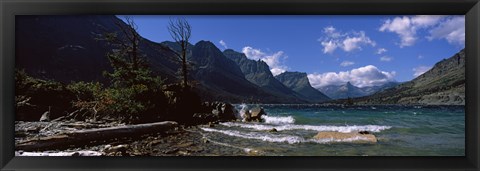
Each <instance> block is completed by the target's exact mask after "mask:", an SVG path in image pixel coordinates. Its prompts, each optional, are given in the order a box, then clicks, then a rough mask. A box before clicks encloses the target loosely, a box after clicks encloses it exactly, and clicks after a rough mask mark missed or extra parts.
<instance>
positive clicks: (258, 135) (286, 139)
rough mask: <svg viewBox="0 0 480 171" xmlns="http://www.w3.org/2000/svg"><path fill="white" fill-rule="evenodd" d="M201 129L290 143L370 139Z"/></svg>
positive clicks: (364, 139) (341, 141) (363, 138)
mask: <svg viewBox="0 0 480 171" xmlns="http://www.w3.org/2000/svg"><path fill="white" fill-rule="evenodd" d="M201 129H202V130H203V131H207V132H216V133H221V134H225V135H228V136H233V137H239V138H245V139H254V140H261V141H265V142H275V143H288V144H298V143H318V144H328V143H345V142H355V141H366V140H368V139H367V138H365V137H361V136H355V137H352V138H345V139H335V138H323V139H314V138H311V139H304V138H302V137H299V136H293V135H279V134H267V133H259V132H241V131H236V130H219V129H213V128H201ZM244 150H245V151H248V150H251V149H249V148H245V149H244Z"/></svg>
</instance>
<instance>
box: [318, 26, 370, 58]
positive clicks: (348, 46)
mask: <svg viewBox="0 0 480 171" xmlns="http://www.w3.org/2000/svg"><path fill="white" fill-rule="evenodd" d="M323 34H324V36H322V37H321V38H319V39H318V41H319V42H320V44H321V45H322V46H323V53H325V54H327V53H329V54H332V53H333V52H335V50H336V49H337V48H340V49H342V50H343V51H345V52H351V51H354V50H362V46H368V45H370V46H375V45H376V43H375V41H373V40H371V39H370V37H368V36H366V34H365V32H364V31H359V32H356V31H352V32H348V33H343V32H341V31H337V29H336V28H335V27H333V26H328V27H325V28H324V29H323Z"/></svg>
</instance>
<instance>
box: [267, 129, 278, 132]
mask: <svg viewBox="0 0 480 171" xmlns="http://www.w3.org/2000/svg"><path fill="white" fill-rule="evenodd" d="M268 132H278V131H277V129H275V128H272V129H271V130H268Z"/></svg>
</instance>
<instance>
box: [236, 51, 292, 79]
mask: <svg viewBox="0 0 480 171" xmlns="http://www.w3.org/2000/svg"><path fill="white" fill-rule="evenodd" d="M242 52H243V53H244V54H245V56H247V58H249V59H253V60H262V61H264V62H265V63H267V65H268V66H269V67H270V71H271V72H272V74H273V75H278V74H281V73H283V72H285V71H287V69H288V67H287V66H286V65H285V64H284V61H285V60H286V59H287V58H288V56H286V55H285V54H284V52H283V51H278V52H275V53H273V54H267V53H265V52H263V51H261V50H260V49H255V48H253V47H250V46H246V47H244V48H243V49H242Z"/></svg>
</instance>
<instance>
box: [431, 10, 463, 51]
mask: <svg viewBox="0 0 480 171" xmlns="http://www.w3.org/2000/svg"><path fill="white" fill-rule="evenodd" d="M427 38H428V39H429V40H433V39H445V40H447V41H448V43H450V44H457V45H462V46H463V45H465V17H464V16H454V17H451V18H448V19H447V20H445V21H444V22H442V23H441V24H439V25H438V26H437V27H435V28H433V29H432V30H430V36H428V37H427Z"/></svg>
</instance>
